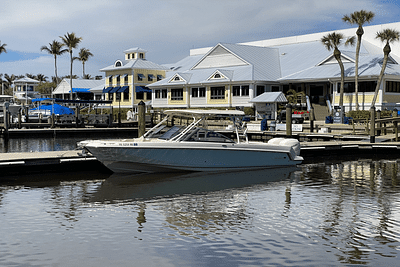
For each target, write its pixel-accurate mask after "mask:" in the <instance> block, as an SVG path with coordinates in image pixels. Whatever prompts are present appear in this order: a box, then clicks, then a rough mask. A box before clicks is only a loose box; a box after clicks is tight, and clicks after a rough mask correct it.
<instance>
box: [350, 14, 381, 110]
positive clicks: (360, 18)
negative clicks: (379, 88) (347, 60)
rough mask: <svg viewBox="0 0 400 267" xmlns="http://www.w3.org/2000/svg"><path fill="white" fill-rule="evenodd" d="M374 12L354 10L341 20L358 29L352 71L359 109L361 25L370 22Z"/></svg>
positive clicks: (362, 32)
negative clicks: (354, 25) (354, 61)
mask: <svg viewBox="0 0 400 267" xmlns="http://www.w3.org/2000/svg"><path fill="white" fill-rule="evenodd" d="M374 16H375V14H374V13H373V12H370V11H365V10H361V11H356V12H354V13H351V14H350V15H345V16H344V17H343V18H342V20H343V21H344V22H347V23H350V24H357V25H358V29H357V31H356V34H357V46H356V63H355V65H356V66H355V73H354V79H355V81H354V82H355V92H354V93H355V97H356V110H358V109H359V107H358V62H359V57H360V47H361V39H362V36H363V34H364V29H363V27H362V26H363V25H364V24H365V23H370V22H371V21H372V20H373V18H374Z"/></svg>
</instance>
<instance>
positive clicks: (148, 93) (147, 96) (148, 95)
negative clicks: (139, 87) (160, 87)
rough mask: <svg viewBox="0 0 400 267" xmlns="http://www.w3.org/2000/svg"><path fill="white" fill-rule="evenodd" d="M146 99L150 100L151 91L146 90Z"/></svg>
mask: <svg viewBox="0 0 400 267" xmlns="http://www.w3.org/2000/svg"><path fill="white" fill-rule="evenodd" d="M146 99H147V100H150V99H151V92H146Z"/></svg>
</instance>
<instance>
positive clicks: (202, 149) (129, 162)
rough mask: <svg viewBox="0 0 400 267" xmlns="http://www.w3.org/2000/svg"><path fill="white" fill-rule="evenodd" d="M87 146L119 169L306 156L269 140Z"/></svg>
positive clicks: (258, 164)
mask: <svg viewBox="0 0 400 267" xmlns="http://www.w3.org/2000/svg"><path fill="white" fill-rule="evenodd" d="M85 147H86V149H87V150H89V151H90V152H91V153H92V154H93V155H94V156H96V157H97V159H98V160H99V161H101V162H102V163H103V164H104V165H105V166H106V167H108V168H109V169H111V170H112V171H113V172H116V173H127V172H129V173H132V172H177V171H226V170H235V169H237V170H243V169H257V168H260V169H261V168H269V167H279V166H294V165H296V164H299V163H301V161H302V160H303V158H302V157H300V156H293V154H294V153H293V151H292V150H291V149H290V148H289V147H283V148H282V147H279V146H269V145H267V144H258V145H255V144H253V145H249V144H219V143H216V144H196V145H194V144H193V143H191V144H189V143H187V144H182V143H170V142H166V143H165V144H151V143H135V142H131V143H129V142H119V143H115V144H113V145H111V144H110V143H107V144H101V143H96V142H94V143H92V144H91V143H89V144H87V145H86V146H85Z"/></svg>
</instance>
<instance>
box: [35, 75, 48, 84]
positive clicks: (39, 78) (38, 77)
mask: <svg viewBox="0 0 400 267" xmlns="http://www.w3.org/2000/svg"><path fill="white" fill-rule="evenodd" d="M35 79H36V80H38V81H39V82H42V83H44V82H47V79H48V77H47V76H46V75H44V74H41V73H39V74H37V75H36V76H35Z"/></svg>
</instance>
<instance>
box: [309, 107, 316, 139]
mask: <svg viewBox="0 0 400 267" xmlns="http://www.w3.org/2000/svg"><path fill="white" fill-rule="evenodd" d="M314 120H315V116H314V107H311V110H310V133H313V132H314Z"/></svg>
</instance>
